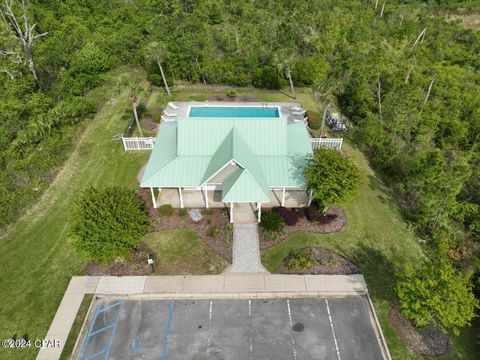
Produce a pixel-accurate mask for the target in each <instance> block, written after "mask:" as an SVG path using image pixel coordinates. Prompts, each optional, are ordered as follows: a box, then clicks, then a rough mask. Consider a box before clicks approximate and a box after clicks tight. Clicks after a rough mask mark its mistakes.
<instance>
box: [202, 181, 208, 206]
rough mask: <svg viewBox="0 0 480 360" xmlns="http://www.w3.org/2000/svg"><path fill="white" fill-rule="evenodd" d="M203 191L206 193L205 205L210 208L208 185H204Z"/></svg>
mask: <svg viewBox="0 0 480 360" xmlns="http://www.w3.org/2000/svg"><path fill="white" fill-rule="evenodd" d="M203 193H204V194H205V207H206V208H207V209H208V193H207V186H206V185H205V186H204V187H203Z"/></svg>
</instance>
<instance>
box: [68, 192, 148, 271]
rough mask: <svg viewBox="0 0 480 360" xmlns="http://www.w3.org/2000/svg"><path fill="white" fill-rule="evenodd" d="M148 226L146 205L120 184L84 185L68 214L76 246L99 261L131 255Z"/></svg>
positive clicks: (78, 249)
mask: <svg viewBox="0 0 480 360" xmlns="http://www.w3.org/2000/svg"><path fill="white" fill-rule="evenodd" d="M148 225H149V220H148V214H147V210H146V207H145V204H144V203H143V202H142V201H141V200H139V199H138V198H137V197H136V196H135V193H134V192H133V191H130V190H127V189H124V188H120V187H106V188H94V187H89V188H87V189H86V190H85V191H84V192H83V193H82V194H81V195H80V197H79V198H78V200H77V201H76V203H75V207H74V210H73V212H72V216H71V232H72V234H73V235H74V236H75V237H76V240H75V242H74V247H75V249H76V250H77V251H79V252H81V253H83V254H85V255H87V256H88V257H89V258H91V259H92V260H95V261H101V262H107V261H108V260H111V259H114V258H116V257H128V256H130V255H131V253H132V250H133V248H134V247H135V245H136V244H137V242H138V241H139V239H140V238H141V237H142V236H143V235H145V233H146V230H147V227H148Z"/></svg>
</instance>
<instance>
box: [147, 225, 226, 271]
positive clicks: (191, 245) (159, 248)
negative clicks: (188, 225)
mask: <svg viewBox="0 0 480 360" xmlns="http://www.w3.org/2000/svg"><path fill="white" fill-rule="evenodd" d="M143 241H145V243H146V244H147V245H148V246H149V247H150V248H151V249H152V251H153V252H154V253H155V255H156V259H157V261H156V264H155V275H205V274H220V273H221V272H222V271H223V270H224V269H225V268H226V267H227V265H228V263H227V262H226V261H225V260H224V259H223V258H222V257H220V256H219V255H217V254H216V253H215V252H213V251H212V250H211V249H210V248H209V247H208V246H207V245H205V244H204V243H203V242H202V241H200V240H199V239H198V237H197V235H196V234H195V233H193V232H192V231H190V230H169V231H162V232H155V233H150V234H147V235H146V236H145V238H144V239H143Z"/></svg>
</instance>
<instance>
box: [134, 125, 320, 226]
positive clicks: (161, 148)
mask: <svg viewBox="0 0 480 360" xmlns="http://www.w3.org/2000/svg"><path fill="white" fill-rule="evenodd" d="M311 152H312V147H311V144H310V140H309V136H308V132H307V129H306V127H305V125H304V123H300V122H292V121H289V120H288V119H287V118H286V117H276V118H251V117H249V118H241V117H238V118H236V117H235V118H234V117H178V118H177V119H176V121H173V122H163V123H162V124H161V126H160V129H159V131H158V134H157V137H156V141H155V146H154V148H153V150H152V153H151V156H150V159H149V161H148V163H147V166H146V168H145V171H144V173H143V176H142V179H141V183H140V186H141V187H142V188H150V191H151V194H152V202H153V204H154V207H158V206H160V205H162V204H170V205H172V206H173V207H181V208H184V207H206V208H208V207H224V206H228V207H229V208H230V221H232V222H233V211H234V205H235V204H250V205H251V207H252V209H253V210H255V209H256V210H258V219H260V213H261V207H262V205H263V206H264V207H272V206H278V205H282V206H284V205H286V203H288V204H287V206H304V205H305V203H306V202H307V193H306V190H305V188H306V182H305V178H304V177H303V166H304V163H305V158H306V156H307V155H308V154H311ZM157 190H158V195H157V194H156V191H157Z"/></svg>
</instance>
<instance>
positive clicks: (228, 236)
mask: <svg viewBox="0 0 480 360" xmlns="http://www.w3.org/2000/svg"><path fill="white" fill-rule="evenodd" d="M137 195H138V197H139V198H141V199H142V200H144V201H145V203H146V205H147V209H148V213H149V216H150V219H151V220H152V225H151V227H150V229H149V231H150V232H156V231H164V230H178V229H188V230H191V231H193V232H194V233H196V234H197V235H198V237H199V238H200V240H202V241H203V242H204V243H205V244H206V245H207V246H208V247H210V248H211V249H212V250H213V251H215V252H216V253H217V254H219V255H220V256H221V257H223V258H224V259H225V260H227V261H228V262H229V263H232V248H231V246H232V241H233V235H232V233H231V232H228V233H227V232H226V231H225V226H226V225H227V224H230V222H229V218H228V214H227V213H226V211H225V210H222V209H218V208H212V209H209V214H205V215H203V219H202V220H200V221H198V222H195V221H193V220H192V219H191V218H190V216H189V215H188V214H187V215H185V216H179V215H178V209H174V214H173V215H172V216H162V215H160V214H159V213H158V209H154V208H153V207H152V204H151V200H150V190H148V189H139V190H138V192H137ZM211 226H217V227H218V228H219V229H220V230H221V231H220V232H219V234H218V235H217V236H208V235H207V230H208V229H209V228H210V227H211Z"/></svg>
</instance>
